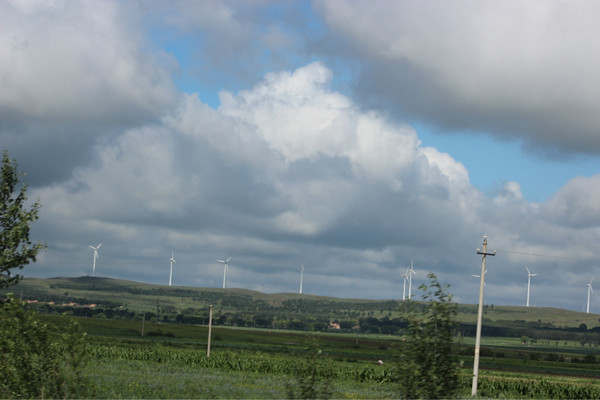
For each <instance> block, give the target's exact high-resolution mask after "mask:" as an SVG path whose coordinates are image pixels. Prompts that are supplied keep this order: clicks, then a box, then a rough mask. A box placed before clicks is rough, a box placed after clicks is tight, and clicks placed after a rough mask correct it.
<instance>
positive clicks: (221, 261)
mask: <svg viewBox="0 0 600 400" xmlns="http://www.w3.org/2000/svg"><path fill="white" fill-rule="evenodd" d="M217 261H218V262H220V263H223V264H224V263H225V261H223V260H217Z"/></svg>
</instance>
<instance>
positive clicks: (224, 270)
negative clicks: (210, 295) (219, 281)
mask: <svg viewBox="0 0 600 400" xmlns="http://www.w3.org/2000/svg"><path fill="white" fill-rule="evenodd" d="M229 260H231V256H229V258H228V259H227V260H217V261H218V262H220V263H223V264H225V265H224V267H223V289H225V281H226V280H227V269H228V268H229Z"/></svg>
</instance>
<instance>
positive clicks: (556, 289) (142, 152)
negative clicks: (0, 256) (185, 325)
mask: <svg viewBox="0 0 600 400" xmlns="http://www.w3.org/2000/svg"><path fill="white" fill-rule="evenodd" d="M598 12H600V3H598V2H596V1H585V0H582V1H578V2H570V1H556V0H551V1H535V0H534V1H528V2H522V1H513V0H503V1H488V2H473V1H462V0H451V1H445V2H439V1H428V0H419V1H405V0H393V1H391V0H390V1H385V0H381V1H377V2H373V1H359V0H356V1H351V0H327V1H314V2H309V1H293V0H290V1H269V0H252V1H241V0H239V1H235V0H232V1H226V2H224V1H220V0H215V1H211V0H206V1H201V2H198V1H184V0H181V1H169V2H166V1H154V0H138V1H105V0H103V1H93V0H91V1H85V2H81V1H66V0H54V1H38V0H26V1H17V0H14V1H13V0H0V15H2V16H3V18H2V24H0V60H2V62H1V63H0V148H1V149H2V150H7V151H8V152H9V154H10V156H11V157H13V158H15V159H16V160H17V162H18V164H19V169H20V170H22V171H24V172H26V175H25V176H24V177H23V181H24V182H25V183H27V184H28V194H29V198H30V200H32V201H33V200H36V199H39V201H40V202H41V205H42V208H41V210H40V213H39V217H40V218H39V220H38V221H37V222H35V224H34V225H33V228H32V233H31V237H32V239H33V240H36V241H37V240H39V241H42V242H44V243H46V245H47V249H46V250H44V251H43V252H41V253H40V254H39V256H38V259H37V262H35V263H34V264H31V265H28V266H26V267H25V269H24V270H23V271H22V273H23V275H25V276H26V277H57V276H69V277H78V276H85V275H91V274H92V262H93V250H92V249H90V248H89V246H90V245H94V246H96V245H97V244H99V243H102V247H101V248H100V249H99V251H98V254H99V257H98V260H97V262H96V276H105V277H112V278H118V279H128V280H135V281H141V282H148V283H156V284H168V280H169V259H170V257H171V251H173V252H174V256H175V260H176V264H175V265H174V269H173V285H176V286H192V287H221V286H222V281H223V265H222V264H220V263H219V262H217V260H218V259H224V258H227V257H231V261H230V263H229V272H228V275H227V287H231V288H245V289H251V290H258V291H262V292H266V293H278V292H297V291H298V290H299V285H300V268H301V265H304V267H305V271H304V281H303V290H304V293H309V294H317V295H326V296H335V297H344V298H363V299H401V298H402V297H403V290H404V289H403V283H404V280H403V278H402V274H403V273H404V272H405V271H406V268H407V267H408V266H410V264H411V262H412V263H413V264H414V269H415V271H416V276H414V277H413V282H412V286H413V296H416V297H417V298H419V296H420V294H419V293H420V292H419V290H418V289H416V288H417V287H418V286H419V285H420V284H421V283H424V282H426V281H427V274H428V273H430V272H431V273H434V274H436V275H437V277H438V279H439V280H440V282H442V283H444V284H448V285H450V286H449V289H448V291H449V292H450V293H451V294H452V295H453V298H454V300H455V301H457V302H461V303H471V304H474V303H476V302H477V300H478V290H479V282H478V280H477V278H474V277H473V276H472V275H475V274H479V273H480V271H481V261H482V260H481V256H480V255H478V254H476V253H477V249H478V248H482V240H483V236H484V235H487V238H488V250H489V251H491V250H497V253H496V256H494V257H491V256H490V257H488V259H487V269H488V272H487V274H486V287H485V302H486V303H487V304H496V305H525V302H526V295H527V270H526V267H528V268H529V269H530V270H531V272H532V273H536V274H537V275H536V276H535V277H533V278H532V280H531V300H530V303H531V304H532V305H533V306H535V307H560V308H567V309H571V310H576V311H583V310H584V309H585V306H586V302H587V287H586V284H587V283H589V282H590V279H592V278H596V279H598V282H600V276H599V275H600V262H599V261H598V255H597V253H598V252H597V251H596V250H597V247H598V242H599V239H600V201H599V199H600V112H598V104H600V92H599V91H598V90H596V88H597V87H598V86H599V84H600V75H599V74H598V73H597V71H598V70H600V48H598V46H597V43H596V38H597V37H598V35H599V34H600V25H598V24H597V23H596V18H595V16H596V15H598ZM590 311H591V312H594V313H600V295H596V294H595V293H592V297H591V305H590Z"/></svg>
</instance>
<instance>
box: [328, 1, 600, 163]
mask: <svg viewBox="0 0 600 400" xmlns="http://www.w3.org/2000/svg"><path fill="white" fill-rule="evenodd" d="M317 10H319V12H320V13H321V15H322V16H323V18H324V21H325V23H326V25H327V26H328V27H329V29H330V33H331V36H330V37H329V38H328V39H327V40H329V41H331V43H333V44H332V45H331V46H332V48H331V49H330V50H331V51H337V52H338V53H344V51H345V52H346V54H348V55H350V56H351V57H356V58H358V59H360V62H361V63H362V65H363V70H362V76H361V77H360V79H359V80H358V82H360V83H359V84H358V88H359V94H360V96H364V97H366V98H367V99H371V100H372V101H374V102H376V103H377V104H379V105H381V106H383V107H388V108H391V109H393V110H394V112H395V113H399V114H401V115H404V116H407V117H409V118H411V119H414V120H423V119H424V120H426V121H428V122H429V123H432V124H437V125H439V126H442V127H444V128H445V129H446V130H470V131H476V132H481V131H483V132H488V133H493V134H495V135H498V136H500V137H502V136H503V137H505V138H506V137H508V138H521V139H523V140H524V142H525V144H526V145H528V146H530V147H531V148H532V149H536V150H538V151H539V149H540V147H541V148H544V149H554V150H555V149H559V150H560V151H564V152H574V153H587V154H598V153H600V140H599V139H598V135H597V134H596V132H597V131H598V129H599V128H600V120H599V118H598V113H597V112H596V109H595V108H596V107H595V105H596V104H598V102H599V100H600V95H599V94H598V93H597V91H594V90H591V89H590V88H592V87H595V86H597V85H598V83H600V82H598V79H599V78H598V74H597V73H596V72H595V71H596V70H598V68H599V67H600V54H599V53H598V52H597V51H596V43H595V40H594V38H595V37H596V36H597V35H598V33H599V28H598V24H597V23H596V18H595V16H596V15H597V13H598V11H600V4H599V3H597V2H595V1H579V2H575V3H573V2H561V1H554V2H548V1H529V2H527V3H526V4H523V2H521V1H502V2H484V3H480V2H471V1H461V0H457V1H449V2H443V3H442V4H440V2H434V1H378V2H375V3H373V2H367V1H361V0H356V1H353V0H349V1H321V2H318V3H317ZM326 42H327V41H326ZM340 43H343V44H344V45H343V46H341V45H340ZM566 132H568V133H569V134H566Z"/></svg>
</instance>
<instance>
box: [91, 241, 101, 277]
mask: <svg viewBox="0 0 600 400" xmlns="http://www.w3.org/2000/svg"><path fill="white" fill-rule="evenodd" d="M100 246H102V243H100V244H99V245H98V246H96V247H94V246H91V245H90V246H89V247H90V249H92V250H94V263H93V264H92V276H96V259H97V258H98V249H99V248H100Z"/></svg>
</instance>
